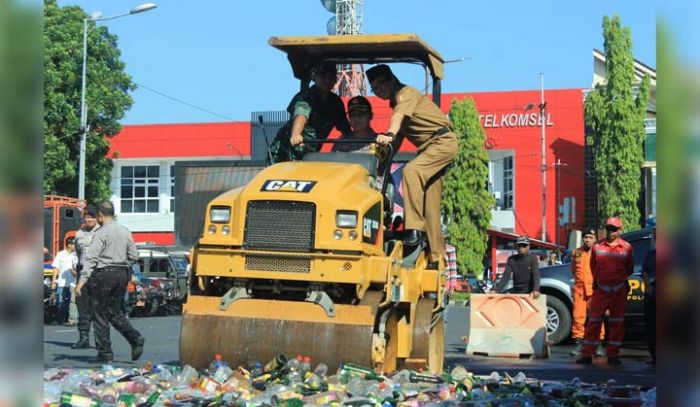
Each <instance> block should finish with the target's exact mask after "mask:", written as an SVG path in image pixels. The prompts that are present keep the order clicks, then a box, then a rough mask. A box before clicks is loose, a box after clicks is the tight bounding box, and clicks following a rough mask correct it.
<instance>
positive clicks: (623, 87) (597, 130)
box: [584, 16, 650, 230]
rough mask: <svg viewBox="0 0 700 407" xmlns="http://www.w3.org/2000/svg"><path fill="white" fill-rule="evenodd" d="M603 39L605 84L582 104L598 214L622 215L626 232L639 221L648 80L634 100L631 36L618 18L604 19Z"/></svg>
mask: <svg viewBox="0 0 700 407" xmlns="http://www.w3.org/2000/svg"><path fill="white" fill-rule="evenodd" d="M603 37H604V39H605V59H606V60H605V68H606V71H607V83H606V84H605V85H604V86H598V87H596V89H594V90H593V91H592V92H590V93H589V95H588V98H587V99H586V103H585V108H584V115H585V120H586V127H587V130H588V132H589V136H590V137H592V142H593V146H594V149H595V153H594V154H595V171H596V176H597V179H598V216H599V219H601V220H602V219H606V218H608V217H610V216H620V217H621V218H622V221H623V224H624V225H625V229H626V230H635V229H638V228H639V225H640V214H639V208H638V206H637V204H638V201H639V192H640V189H641V166H642V163H643V161H644V154H643V143H644V137H645V133H644V115H645V112H646V106H647V103H648V100H649V85H650V79H649V77H648V76H646V77H645V78H644V79H643V80H642V82H641V84H640V85H639V91H638V92H637V97H636V98H635V97H634V92H633V90H634V84H633V83H634V80H635V76H634V57H633V54H632V35H631V32H630V29H629V27H623V26H622V25H621V22H620V17H619V16H614V17H613V18H609V17H608V16H605V17H604V18H603Z"/></svg>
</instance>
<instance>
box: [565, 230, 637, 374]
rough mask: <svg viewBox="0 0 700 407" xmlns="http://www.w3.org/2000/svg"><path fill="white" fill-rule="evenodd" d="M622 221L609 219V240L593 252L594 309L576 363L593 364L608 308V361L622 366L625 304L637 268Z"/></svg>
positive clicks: (607, 238)
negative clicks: (621, 236) (625, 236)
mask: <svg viewBox="0 0 700 407" xmlns="http://www.w3.org/2000/svg"><path fill="white" fill-rule="evenodd" d="M621 234H622V221H621V220H620V219H619V218H609V219H608V220H607V221H606V222H605V240H603V241H602V242H600V243H596V244H595V245H594V246H593V249H592V253H591V271H592V272H593V298H591V312H590V315H589V317H588V324H587V325H586V334H585V336H584V339H583V347H582V349H581V357H580V358H579V359H577V360H576V363H581V364H588V365H589V364H591V363H593V353H594V352H595V348H596V346H598V344H599V343H600V340H599V339H600V328H601V325H602V324H603V315H605V311H609V312H610V317H609V318H608V328H609V330H610V332H609V340H608V346H607V348H606V349H605V351H606V353H607V354H608V364H610V365H619V364H620V363H622V362H621V361H620V358H619V354H620V347H621V346H622V339H623V338H624V336H625V306H626V305H627V292H628V291H629V283H628V282H627V279H628V278H629V276H630V275H632V272H633V271H634V257H633V255H632V245H630V244H629V243H627V242H626V241H624V240H622V239H621V238H620V235H621Z"/></svg>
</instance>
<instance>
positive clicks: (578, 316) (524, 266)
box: [493, 217, 656, 365]
mask: <svg viewBox="0 0 700 407" xmlns="http://www.w3.org/2000/svg"><path fill="white" fill-rule="evenodd" d="M621 235H622V220H621V219H620V218H618V217H611V218H609V219H607V220H606V222H605V238H603V239H602V240H600V241H598V240H597V236H598V233H597V232H596V229H594V228H589V229H586V230H584V232H583V238H582V245H581V247H579V248H577V249H576V250H574V251H573V253H572V261H571V271H572V275H573V277H574V279H573V285H572V296H573V325H572V329H571V338H572V339H573V341H574V344H575V348H574V349H573V350H572V351H571V355H572V356H575V357H577V358H578V359H576V363H578V364H588V365H589V364H592V363H593V357H594V356H607V363H608V364H610V365H619V364H621V363H622V361H621V359H620V348H621V346H622V342H623V339H624V336H625V310H626V306H627V294H628V292H629V290H630V285H629V282H628V279H629V277H630V276H631V275H632V273H633V272H634V254H633V250H632V245H630V244H629V243H628V242H626V241H625V240H623V239H622V238H621ZM655 237H656V235H655V232H654V238H655ZM515 243H516V247H517V251H518V252H517V253H516V254H514V255H512V256H510V257H509V258H508V260H507V262H506V267H505V271H504V273H503V275H502V277H501V279H500V280H499V282H498V284H497V285H496V286H495V288H494V290H493V291H495V292H496V293H504V292H505V289H506V286H507V284H508V283H509V282H510V281H511V280H512V282H513V288H512V289H511V290H509V292H510V293H513V294H530V295H531V296H532V297H533V298H538V297H539V296H540V291H539V290H540V272H539V267H540V262H539V261H538V258H537V256H535V255H533V254H531V253H529V248H530V242H529V239H528V238H527V237H526V236H520V237H518V239H517V240H516V242H515ZM555 260H556V253H552V255H551V256H550V262H549V264H548V265H552V264H557V263H555ZM642 277H643V279H644V287H645V296H644V301H645V302H644V314H645V323H646V335H647V344H648V348H649V353H650V354H651V360H650V361H649V363H651V364H655V363H656V290H655V286H656V249H652V250H651V251H650V252H649V253H648V254H647V257H646V259H645V261H644V266H643V268H642ZM604 322H605V326H604ZM603 342H605V346H603Z"/></svg>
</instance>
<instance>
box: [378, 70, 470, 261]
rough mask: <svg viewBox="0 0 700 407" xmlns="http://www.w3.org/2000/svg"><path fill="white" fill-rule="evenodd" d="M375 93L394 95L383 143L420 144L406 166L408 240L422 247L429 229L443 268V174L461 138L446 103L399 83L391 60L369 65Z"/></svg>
mask: <svg viewBox="0 0 700 407" xmlns="http://www.w3.org/2000/svg"><path fill="white" fill-rule="evenodd" d="M366 74H367V78H368V79H369V83H370V86H371V87H372V92H374V94H375V95H377V96H378V97H379V98H380V99H384V100H389V104H390V106H391V107H392V109H394V111H393V113H392V115H391V120H390V122H389V129H388V130H387V131H386V133H383V134H379V135H378V136H377V143H380V144H388V143H392V145H393V146H394V149H395V150H396V149H398V148H399V147H400V145H401V142H402V141H403V138H404V137H406V138H408V140H409V141H410V142H411V143H413V145H415V146H416V147H417V148H418V156H417V157H416V158H415V159H413V160H412V161H411V162H409V163H408V164H406V166H405V167H404V169H403V192H404V216H405V219H406V223H405V228H406V238H405V240H404V244H405V245H407V246H416V245H418V244H420V243H421V241H422V240H423V238H424V235H425V234H427V237H428V243H429V245H430V264H429V268H437V266H438V261H439V259H441V258H444V257H445V236H444V235H443V233H442V225H441V223H440V208H441V201H442V177H443V176H444V175H445V168H446V167H447V165H448V164H449V163H450V162H452V160H453V159H454V158H455V155H456V154H457V147H458V142H457V138H456V137H455V135H454V133H452V123H450V120H449V119H448V118H447V115H445V113H443V112H442V111H441V110H440V108H439V107H438V106H437V105H436V104H435V103H433V101H432V100H430V99H429V98H428V97H426V96H425V95H423V94H422V93H421V92H420V91H419V90H418V89H415V88H412V87H410V86H406V85H404V84H403V83H401V82H399V80H398V78H396V76H394V73H393V72H392V71H391V69H390V68H389V66H387V65H377V66H375V67H372V68H370V69H368V70H367V72H366Z"/></svg>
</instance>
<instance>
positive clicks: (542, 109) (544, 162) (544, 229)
mask: <svg viewBox="0 0 700 407" xmlns="http://www.w3.org/2000/svg"><path fill="white" fill-rule="evenodd" d="M540 89H541V93H540V119H541V123H540V124H541V125H542V241H543V242H546V241H547V148H546V147H547V144H546V141H547V137H546V135H545V126H546V121H547V114H546V113H547V110H546V109H547V103H546V102H545V101H544V74H543V73H540Z"/></svg>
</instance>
